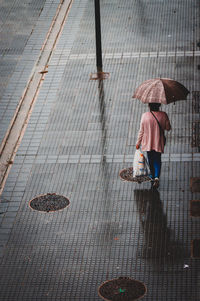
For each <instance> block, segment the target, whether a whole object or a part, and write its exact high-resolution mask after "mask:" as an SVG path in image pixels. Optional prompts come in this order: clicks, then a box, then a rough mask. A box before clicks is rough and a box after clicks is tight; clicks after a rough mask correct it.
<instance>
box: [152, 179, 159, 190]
mask: <svg viewBox="0 0 200 301" xmlns="http://www.w3.org/2000/svg"><path fill="white" fill-rule="evenodd" d="M153 187H155V188H158V187H159V178H155V179H154V183H153Z"/></svg>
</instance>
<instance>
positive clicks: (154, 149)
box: [136, 103, 171, 188]
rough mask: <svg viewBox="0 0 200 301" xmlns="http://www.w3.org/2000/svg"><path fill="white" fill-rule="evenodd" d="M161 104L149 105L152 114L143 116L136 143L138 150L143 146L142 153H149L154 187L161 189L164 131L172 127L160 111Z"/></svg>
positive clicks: (147, 113) (164, 114)
mask: <svg viewBox="0 0 200 301" xmlns="http://www.w3.org/2000/svg"><path fill="white" fill-rule="evenodd" d="M160 106H161V104H160V103H149V108H150V112H146V113H144V114H143V115H142V118H141V122H140V130H139V134H138V138H137V142H136V149H139V147H140V145H141V146H142V151H146V152H147V157H148V162H149V167H150V172H151V175H150V177H151V178H152V180H153V186H154V187H156V188H158V187H159V177H160V171H161V154H162V153H164V146H165V136H164V131H165V130H167V131H170V130H171V125H170V121H169V118H168V115H167V114H166V113H165V112H162V111H159V108H160Z"/></svg>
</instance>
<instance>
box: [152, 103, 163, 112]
mask: <svg viewBox="0 0 200 301" xmlns="http://www.w3.org/2000/svg"><path fill="white" fill-rule="evenodd" d="M160 106H161V104H160V103H157V102H152V103H149V108H150V111H159V108H160Z"/></svg>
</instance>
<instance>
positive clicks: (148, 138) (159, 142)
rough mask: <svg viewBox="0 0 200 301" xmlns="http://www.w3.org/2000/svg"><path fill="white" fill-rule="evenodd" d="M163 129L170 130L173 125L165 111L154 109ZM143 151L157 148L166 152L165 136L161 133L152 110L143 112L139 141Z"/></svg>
mask: <svg viewBox="0 0 200 301" xmlns="http://www.w3.org/2000/svg"><path fill="white" fill-rule="evenodd" d="M153 114H154V115H155V116H156V118H157V119H158V121H159V123H160V125H161V127H162V129H163V130H167V131H170V130H171V125H170V121H169V118H168V116H167V114H166V113H165V112H162V111H156V112H154V111H153ZM136 144H138V145H140V144H141V145H142V150H143V151H151V150H155V151H156V152H160V153H164V137H163V135H161V134H160V128H159V126H158V123H157V121H156V119H155V118H154V116H153V115H152V113H151V112H146V113H144V114H142V118H141V122H140V130H139V134H138V139H137V143H136Z"/></svg>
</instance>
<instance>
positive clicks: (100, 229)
mask: <svg viewBox="0 0 200 301" xmlns="http://www.w3.org/2000/svg"><path fill="white" fill-rule="evenodd" d="M101 16H102V47H103V58H104V60H103V64H104V71H106V72H109V73H110V78H109V79H108V80H105V81H104V82H103V83H101V85H99V83H98V82H96V81H90V80H89V78H90V74H91V73H92V72H95V71H96V67H95V63H96V62H95V41H94V7H93V1H90V0H74V2H73V5H72V7H71V10H70V13H69V16H68V18H67V21H66V24H65V26H64V29H63V32H62V35H61V37H60V39H59V42H58V44H57V46H56V49H55V51H54V52H53V56H52V59H51V61H50V63H49V67H48V73H47V75H46V76H45V80H44V83H43V85H42V87H41V90H40V93H39V95H38V99H37V102H36V104H35V107H34V110H33V113H32V116H31V118H30V121H29V124H28V127H27V130H26V132H25V135H24V137H23V140H22V143H21V145H20V147H19V149H18V152H17V155H16V158H15V161H14V164H13V166H12V169H11V171H10V174H9V176H8V179H7V182H6V185H5V188H4V191H3V194H2V196H1V199H2V202H1V203H0V208H1V209H0V212H1V215H0V222H1V230H0V231H1V232H0V243H1V245H0V246H1V248H0V251H1V253H0V254H1V266H0V272H1V293H0V300H26V301H27V300H69V301H74V300H78V301H83V300H91V301H92V300H100V298H99V297H98V294H97V288H98V286H99V285H100V284H101V283H102V282H103V281H105V280H108V279H112V278H115V277H119V276H129V277H132V278H135V279H138V280H140V281H142V282H144V283H145V284H146V286H147V289H148V292H147V294H146V295H145V297H144V299H143V300H151V301H155V300H158V301H164V300H167V301H168V300H173V301H177V300H178V301H188V300H189V301H194V300H195V301H197V300H198V299H199V297H200V289H199V287H200V286H199V259H195V258H192V257H191V241H192V240H193V239H195V238H200V237H199V230H200V220H199V218H192V217H190V200H199V197H200V194H199V193H198V192H197V193H192V192H191V190H190V186H189V182H190V178H191V177H197V176H199V170H200V156H199V152H198V151H199V150H198V147H197V146H196V147H192V146H191V142H192V135H193V126H194V123H195V122H199V113H197V112H195V111H194V99H193V97H192V95H193V94H192V92H194V91H199V90H200V86H199V70H198V68H197V65H198V64H199V57H200V53H199V48H197V46H196V44H197V42H198V38H199V27H198V24H199V6H198V1H193V3H192V4H191V1H189V0H182V1H176V2H174V1H171V0H170V1H167V3H166V1H161V0H155V1H139V0H137V1H130V0H124V1H123V2H122V1H120V0H117V1H116V0H115V1H113V0H112V1H109V3H108V2H107V1H101ZM40 18H41V16H40ZM40 18H39V19H38V23H37V24H39V23H40V21H41V19H40ZM39 37H40V35H39ZM41 39H42V37H41ZM28 43H29V41H28ZM27 51H28V50H27ZM25 54H27V52H25ZM22 57H23V56H22ZM33 60H34V59H33ZM22 63H23V64H24V61H23V60H22V62H21V64H22ZM19 67H20V64H19V66H18V68H19ZM159 76H161V77H170V78H174V79H176V80H178V81H180V82H182V83H183V84H184V85H185V86H186V87H187V88H188V89H189V90H190V91H191V93H190V95H189V97H188V100H187V101H181V102H179V103H177V104H176V105H173V104H171V105H169V106H163V110H165V111H166V112H167V113H168V114H169V117H170V120H171V122H172V131H171V133H169V134H168V136H167V138H168V140H167V146H166V150H165V154H164V155H163V165H162V175H161V183H160V188H159V190H158V191H154V192H152V191H151V190H150V184H149V183H143V184H141V185H138V184H134V183H127V182H122V181H121V180H120V178H119V171H120V170H121V169H123V168H125V167H129V166H131V165H132V161H133V154H134V151H135V142H136V136H137V132H138V129H139V122H140V118H141V114H142V113H143V112H144V111H145V110H147V107H146V106H145V105H143V104H141V103H140V102H139V101H138V100H133V99H132V95H133V92H134V89H135V88H136V87H137V86H138V85H139V84H140V83H141V82H142V81H144V80H146V79H148V78H154V77H159ZM18 84H19V85H20V84H21V80H19V82H18ZM6 90H7V91H9V86H8V87H7V89H6ZM51 192H56V193H58V194H62V195H65V196H67V197H68V198H69V199H70V206H69V207H68V208H66V209H64V210H63V211H60V212H55V213H48V214H44V213H39V212H35V211H33V210H31V209H30V207H29V206H28V203H29V200H31V199H32V198H34V197H35V196H37V195H40V194H43V193H51Z"/></svg>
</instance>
